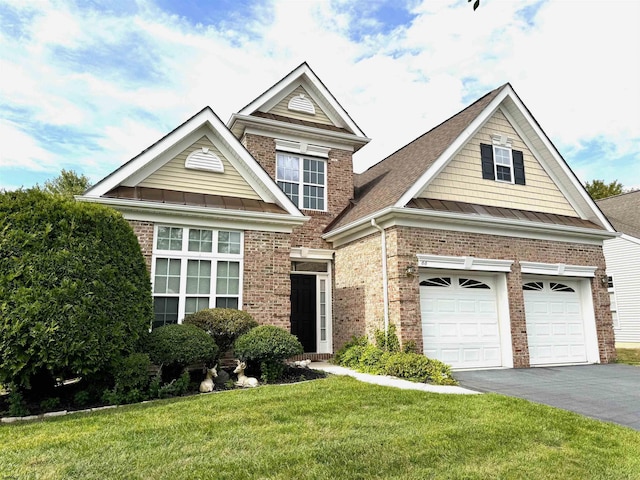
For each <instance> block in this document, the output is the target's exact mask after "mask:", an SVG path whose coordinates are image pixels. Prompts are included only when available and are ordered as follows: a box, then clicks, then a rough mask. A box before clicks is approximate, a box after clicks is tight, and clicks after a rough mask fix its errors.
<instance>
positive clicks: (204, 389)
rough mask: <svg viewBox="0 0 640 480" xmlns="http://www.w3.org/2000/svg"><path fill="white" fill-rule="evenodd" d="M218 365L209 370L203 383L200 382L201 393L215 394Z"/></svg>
mask: <svg viewBox="0 0 640 480" xmlns="http://www.w3.org/2000/svg"><path fill="white" fill-rule="evenodd" d="M217 368H218V364H216V365H215V367H213V368H208V369H207V378H205V379H204V380H203V381H202V382H200V392H201V393H208V392H213V379H214V378H216V377H217V376H218V370H217Z"/></svg>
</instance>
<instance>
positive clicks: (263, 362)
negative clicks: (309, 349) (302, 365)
mask: <svg viewBox="0 0 640 480" xmlns="http://www.w3.org/2000/svg"><path fill="white" fill-rule="evenodd" d="M233 349H234V352H235V354H236V356H237V357H239V358H240V359H241V360H243V361H247V360H248V361H252V362H256V363H259V364H260V370H261V372H262V380H263V381H265V382H274V381H276V380H277V379H278V378H280V377H281V376H282V374H283V372H284V369H285V365H284V364H283V360H285V359H287V358H289V357H293V356H294V355H299V354H301V353H302V352H303V351H304V349H303V347H302V344H301V343H300V341H299V340H298V339H297V337H296V336H295V335H292V334H291V333H289V332H287V331H286V330H284V329H283V328H280V327H275V326H273V325H262V326H259V327H256V328H254V329H252V330H250V331H249V332H248V333H245V334H244V335H241V336H240V337H239V338H238V339H237V340H236V342H235V344H234V346H233Z"/></svg>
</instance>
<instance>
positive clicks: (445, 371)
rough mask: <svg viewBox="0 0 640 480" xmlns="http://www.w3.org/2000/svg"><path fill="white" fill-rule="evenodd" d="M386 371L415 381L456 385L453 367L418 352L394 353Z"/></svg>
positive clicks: (388, 359) (386, 366)
mask: <svg viewBox="0 0 640 480" xmlns="http://www.w3.org/2000/svg"><path fill="white" fill-rule="evenodd" d="M384 373H386V374H387V375H393V376H394V377H399V378H404V379H406V380H411V381H414V382H426V383H432V384H435V385H456V383H457V382H456V381H455V380H454V378H453V377H452V375H451V367H449V365H446V364H445V363H442V362H441V361H440V360H435V359H432V358H427V357H425V356H424V355H420V354H418V353H404V352H399V353H394V354H391V355H390V356H389V357H388V358H387V361H386V365H385V368H384Z"/></svg>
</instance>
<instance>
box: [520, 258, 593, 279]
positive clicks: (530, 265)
mask: <svg viewBox="0 0 640 480" xmlns="http://www.w3.org/2000/svg"><path fill="white" fill-rule="evenodd" d="M597 268H598V267H591V266H585V265H565V264H564V263H542V262H524V261H521V262H520V269H521V270H522V273H531V274H536V275H562V276H564V277H594V276H595V272H596V270H597Z"/></svg>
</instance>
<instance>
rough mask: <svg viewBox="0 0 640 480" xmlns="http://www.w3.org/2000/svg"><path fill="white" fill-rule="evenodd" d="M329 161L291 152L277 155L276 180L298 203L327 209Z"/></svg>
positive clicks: (304, 206)
mask: <svg viewBox="0 0 640 480" xmlns="http://www.w3.org/2000/svg"><path fill="white" fill-rule="evenodd" d="M326 171H327V162H326V161H325V160H322V159H315V158H307V157H302V156H299V155H292V154H289V153H278V154H277V156H276V182H277V183H278V186H279V187H280V189H281V190H282V191H283V192H284V193H285V194H286V195H287V197H289V199H290V200H291V201H292V202H293V203H295V204H296V206H297V207H298V208H301V209H306V210H321V211H324V210H326V204H327V175H326Z"/></svg>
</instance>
